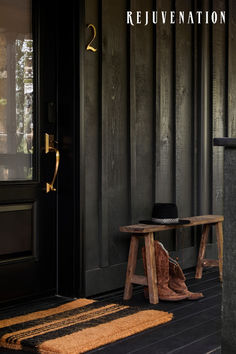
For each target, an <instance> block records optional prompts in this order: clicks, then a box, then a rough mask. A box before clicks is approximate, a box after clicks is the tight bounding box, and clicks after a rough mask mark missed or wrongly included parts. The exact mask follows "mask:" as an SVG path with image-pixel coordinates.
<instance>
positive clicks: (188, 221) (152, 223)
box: [139, 219, 190, 226]
mask: <svg viewBox="0 0 236 354" xmlns="http://www.w3.org/2000/svg"><path fill="white" fill-rule="evenodd" d="M139 223H140V224H147V225H163V226H165V225H168V226H176V225H186V224H190V220H187V219H179V222H177V223H174V224H172V223H169V224H168V223H165V224H162V223H158V222H155V221H153V220H152V219H149V220H140V221H139Z"/></svg>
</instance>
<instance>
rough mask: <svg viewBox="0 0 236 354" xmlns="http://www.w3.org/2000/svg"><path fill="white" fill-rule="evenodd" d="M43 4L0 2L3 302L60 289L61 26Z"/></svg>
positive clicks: (0, 271) (0, 261)
mask: <svg viewBox="0 0 236 354" xmlns="http://www.w3.org/2000/svg"><path fill="white" fill-rule="evenodd" d="M43 3H44V2H40V1H36V0H0V279H1V291H0V301H9V300H12V299H15V298H23V297H28V296H34V295H42V294H49V293H51V294H53V293H56V287H57V284H56V283H57V281H56V263H57V257H56V249H57V247H56V245H57V235H56V232H57V227H56V225H57V191H56V189H57V182H56V181H57V180H55V183H54V185H52V183H51V182H54V181H53V179H55V178H53V177H56V172H57V171H56V170H57V168H58V164H59V152H58V151H57V143H56V142H55V141H57V134H58V132H57V100H56V97H57V89H56V87H57V60H56V54H57V53H56V40H55V31H56V27H55V24H54V21H55V20H54V19H55V16H54V8H53V6H52V5H50V2H48V3H47V5H45V4H43ZM47 134H48V135H47ZM54 140H55V141H54ZM45 143H46V144H45Z"/></svg>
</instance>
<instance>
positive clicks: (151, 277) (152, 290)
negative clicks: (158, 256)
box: [145, 233, 158, 304]
mask: <svg viewBox="0 0 236 354" xmlns="http://www.w3.org/2000/svg"><path fill="white" fill-rule="evenodd" d="M145 250H146V264H147V281H148V292H149V302H150V304H157V303H158V291H157V275H156V260H155V249H154V237H153V233H149V234H148V235H147V236H146V237H145Z"/></svg>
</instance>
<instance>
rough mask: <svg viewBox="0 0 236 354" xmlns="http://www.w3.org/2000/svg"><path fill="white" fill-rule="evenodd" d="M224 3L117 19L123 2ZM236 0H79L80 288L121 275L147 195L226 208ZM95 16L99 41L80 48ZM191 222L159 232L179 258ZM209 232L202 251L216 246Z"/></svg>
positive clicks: (188, 206) (194, 239) (135, 6)
mask: <svg viewBox="0 0 236 354" xmlns="http://www.w3.org/2000/svg"><path fill="white" fill-rule="evenodd" d="M128 9H131V10H133V11H135V10H143V11H146V10H155V9H157V10H158V9H162V10H167V11H168V10H174V9H175V10H176V11H178V10H184V11H189V10H193V11H194V10H196V9H202V10H209V11H211V10H216V11H217V10H226V11H227V13H228V14H229V21H227V25H220V24H217V25H214V26H212V25H201V26H200V25H187V24H186V25H170V24H169V25H168V24H165V25H163V24H158V25H157V26H152V25H148V26H146V27H145V26H143V25H137V26H135V27H132V28H131V27H129V26H127V24H126V10H128ZM235 16H236V3H235V1H234V0H228V1H227V0H225V1H224V0H214V1H210V0H204V1H197V0H192V1H191V0H175V1H171V0H159V1H157V2H155V1H151V0H130V1H125V0H119V1H117V0H86V1H85V23H84V31H85V32H84V33H85V35H84V37H85V38H84V44H83V43H82V46H81V48H82V50H83V59H82V68H81V73H82V77H81V82H82V87H81V89H82V96H81V97H82V100H83V102H82V105H81V107H82V109H81V120H82V121H81V123H80V130H81V131H80V136H81V137H82V141H81V143H82V146H81V149H82V150H81V151H82V152H83V155H82V159H83V161H82V162H81V174H82V175H81V176H80V178H81V181H82V182H83V184H82V185H81V188H82V189H83V190H84V198H83V201H82V202H83V204H82V205H81V210H82V213H81V218H82V220H81V221H82V225H83V228H82V237H83V245H84V246H83V247H84V251H83V254H84V268H85V293H86V295H91V294H95V293H99V292H104V291H108V290H111V289H115V288H120V287H122V286H123V283H124V276H125V269H126V261H127V255H128V246H129V237H128V236H126V235H123V234H121V233H120V232H119V226H120V225H125V224H130V223H136V222H138V220H139V219H141V218H145V217H149V216H150V214H151V210H152V205H153V203H154V202H155V201H159V202H171V201H176V203H177V205H178V209H179V215H180V216H190V215H197V214H198V215H201V214H207V213H214V214H222V213H223V159H224V158H223V150H222V147H214V148H213V147H212V139H213V137H221V136H227V135H228V136H236V123H235V122H236V120H235V117H234V114H235V113H234V112H236V107H235V105H236V100H235V97H234V93H235V92H236V87H235V85H236V80H235V78H236V52H235V40H236V22H235ZM90 23H92V24H94V25H95V26H96V29H97V37H96V40H95V42H93V45H94V46H95V47H97V49H98V51H97V52H96V53H94V52H91V51H85V47H86V44H87V43H88V42H89V39H90V38H91V32H90V30H89V29H87V28H86V25H88V24H90ZM199 232H200V230H198V231H197V230H192V231H189V230H182V231H181V230H179V231H178V232H177V233H164V234H160V235H158V238H159V239H161V241H162V242H163V243H164V244H165V246H166V247H167V248H168V249H169V250H170V251H171V252H172V254H173V255H174V256H178V257H179V259H180V263H181V264H182V266H183V268H188V267H191V266H194V265H195V264H196V255H197V248H198V240H199ZM215 251H216V247H215V236H214V235H212V240H211V244H210V245H209V248H208V252H209V253H212V256H213V257H214V253H215Z"/></svg>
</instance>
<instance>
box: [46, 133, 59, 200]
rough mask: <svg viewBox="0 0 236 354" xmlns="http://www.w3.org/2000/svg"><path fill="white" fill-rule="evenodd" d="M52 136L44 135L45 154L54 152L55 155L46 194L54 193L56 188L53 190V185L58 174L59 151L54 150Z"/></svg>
mask: <svg viewBox="0 0 236 354" xmlns="http://www.w3.org/2000/svg"><path fill="white" fill-rule="evenodd" d="M54 142H55V141H54V135H49V134H47V133H46V134H45V153H46V154H47V153H49V152H55V153H56V165H55V170H54V175H53V179H52V182H51V183H46V193H49V192H51V191H52V192H56V188H54V183H55V180H56V177H57V173H58V168H59V164H60V151H59V150H58V149H57V148H55V146H54Z"/></svg>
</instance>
